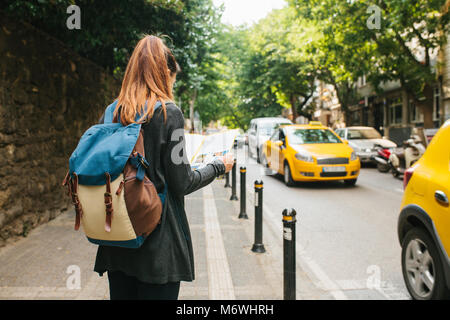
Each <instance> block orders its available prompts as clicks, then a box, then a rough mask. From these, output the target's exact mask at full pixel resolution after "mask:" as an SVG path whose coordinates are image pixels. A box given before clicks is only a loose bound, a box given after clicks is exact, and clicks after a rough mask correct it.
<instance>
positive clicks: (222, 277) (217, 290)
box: [203, 185, 236, 300]
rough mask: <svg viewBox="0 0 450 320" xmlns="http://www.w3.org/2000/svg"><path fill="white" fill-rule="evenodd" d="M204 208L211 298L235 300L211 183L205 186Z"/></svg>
mask: <svg viewBox="0 0 450 320" xmlns="http://www.w3.org/2000/svg"><path fill="white" fill-rule="evenodd" d="M203 208H204V210H203V217H204V222H205V239H206V261H207V262H206V264H207V268H208V289H209V298H210V299H211V300H235V299H236V297H235V294H234V287H233V281H232V279H231V272H230V265H229V263H228V259H227V255H226V251H225V246H224V244H223V238H222V232H221V230H220V224H219V219H218V217H217V208H216V204H215V200H214V194H213V190H212V187H211V186H210V185H208V186H206V187H204V188H203Z"/></svg>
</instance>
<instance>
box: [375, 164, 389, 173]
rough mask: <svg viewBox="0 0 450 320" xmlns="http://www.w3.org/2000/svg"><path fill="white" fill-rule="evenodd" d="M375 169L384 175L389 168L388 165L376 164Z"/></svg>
mask: <svg viewBox="0 0 450 320" xmlns="http://www.w3.org/2000/svg"><path fill="white" fill-rule="evenodd" d="M377 169H378V171H380V172H382V173H386V172H389V170H390V169H391V167H390V166H389V165H388V164H382V163H377Z"/></svg>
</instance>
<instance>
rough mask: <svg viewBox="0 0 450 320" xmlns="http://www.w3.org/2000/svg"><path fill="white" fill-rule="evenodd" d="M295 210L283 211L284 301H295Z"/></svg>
mask: <svg viewBox="0 0 450 320" xmlns="http://www.w3.org/2000/svg"><path fill="white" fill-rule="evenodd" d="M296 215H297V212H295V210H294V209H284V210H283V277H284V300H295V299H296V298H295V290H296V289H295V281H296V275H295V256H296V254H295V223H296V222H297V219H296V218H295V216H296Z"/></svg>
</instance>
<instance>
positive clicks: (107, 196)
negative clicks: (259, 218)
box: [105, 172, 114, 232]
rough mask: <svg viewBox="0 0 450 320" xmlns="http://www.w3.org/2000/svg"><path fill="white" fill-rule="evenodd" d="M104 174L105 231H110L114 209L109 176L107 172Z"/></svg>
mask: <svg viewBox="0 0 450 320" xmlns="http://www.w3.org/2000/svg"><path fill="white" fill-rule="evenodd" d="M105 175H106V192H105V207H106V219H105V231H106V232H111V222H112V213H113V211H114V209H113V206H112V194H111V176H110V174H109V173H108V172H106V173H105Z"/></svg>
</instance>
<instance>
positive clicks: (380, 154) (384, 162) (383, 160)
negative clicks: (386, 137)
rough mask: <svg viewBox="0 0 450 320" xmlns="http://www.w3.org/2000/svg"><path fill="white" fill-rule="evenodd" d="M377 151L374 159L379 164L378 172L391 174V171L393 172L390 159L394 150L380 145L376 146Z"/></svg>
mask: <svg viewBox="0 0 450 320" xmlns="http://www.w3.org/2000/svg"><path fill="white" fill-rule="evenodd" d="M375 149H376V151H377V155H376V156H375V157H374V160H375V161H376V163H377V169H378V171H380V172H383V173H386V172H389V170H391V164H390V163H389V157H390V156H391V153H392V150H393V148H384V147H382V146H380V145H376V146H375Z"/></svg>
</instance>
